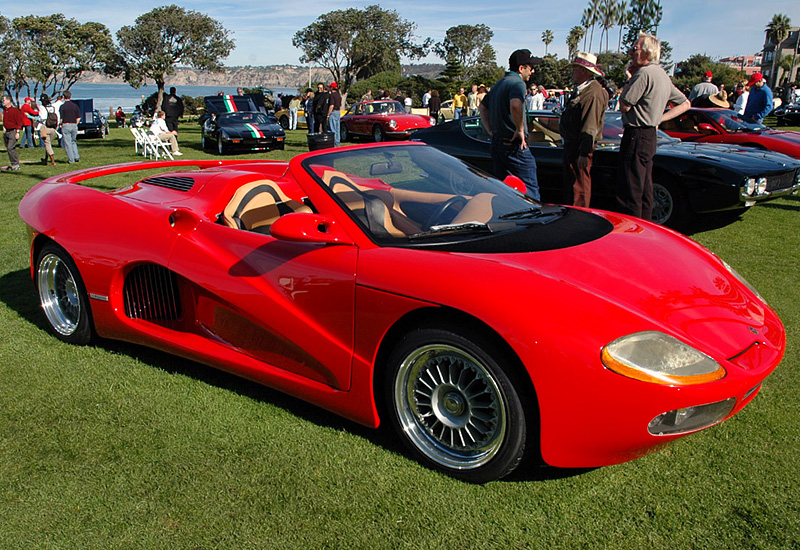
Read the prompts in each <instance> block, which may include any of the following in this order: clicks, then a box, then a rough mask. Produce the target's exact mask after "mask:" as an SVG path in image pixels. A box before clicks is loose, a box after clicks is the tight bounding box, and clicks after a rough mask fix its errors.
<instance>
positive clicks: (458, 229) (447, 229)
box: [408, 222, 517, 240]
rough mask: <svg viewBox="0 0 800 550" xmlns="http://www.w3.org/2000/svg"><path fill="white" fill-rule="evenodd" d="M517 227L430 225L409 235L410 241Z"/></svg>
mask: <svg viewBox="0 0 800 550" xmlns="http://www.w3.org/2000/svg"><path fill="white" fill-rule="evenodd" d="M516 226H517V224H515V223H514V222H489V223H483V222H463V223H450V224H444V225H432V226H431V228H430V229H429V230H428V231H423V232H422V233H417V234H416V235H410V236H409V237H408V238H409V239H410V240H414V239H424V238H425V237H430V236H432V235H448V234H452V233H495V232H497V231H505V230H507V229H513V228H515V227H516Z"/></svg>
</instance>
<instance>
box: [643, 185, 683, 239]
mask: <svg viewBox="0 0 800 550" xmlns="http://www.w3.org/2000/svg"><path fill="white" fill-rule="evenodd" d="M688 216H689V205H688V204H687V202H686V199H685V197H684V196H683V193H682V192H681V190H680V189H679V188H678V186H677V185H675V184H674V183H672V182H671V181H668V180H666V179H665V180H662V181H659V182H653V216H652V218H651V219H652V221H653V222H655V223H658V224H661V225H666V226H667V227H671V228H673V229H679V228H681V227H683V226H684V224H685V223H686V222H687V219H688Z"/></svg>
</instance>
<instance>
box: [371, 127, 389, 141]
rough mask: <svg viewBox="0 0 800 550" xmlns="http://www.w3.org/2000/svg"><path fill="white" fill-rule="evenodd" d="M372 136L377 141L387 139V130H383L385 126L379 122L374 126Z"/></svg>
mask: <svg viewBox="0 0 800 550" xmlns="http://www.w3.org/2000/svg"><path fill="white" fill-rule="evenodd" d="M372 138H373V139H374V140H375V143H380V142H381V141H386V132H384V131H383V128H382V127H381V126H380V125H379V124H376V125H375V126H373V128H372Z"/></svg>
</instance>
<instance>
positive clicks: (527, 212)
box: [498, 204, 564, 220]
mask: <svg viewBox="0 0 800 550" xmlns="http://www.w3.org/2000/svg"><path fill="white" fill-rule="evenodd" d="M563 211H564V209H563V208H562V207H560V206H556V205H553V204H543V205H541V206H534V207H532V208H525V209H524V210H517V211H516V212H509V213H508V214H501V215H500V216H498V218H499V219H501V220H518V219H521V218H540V217H542V216H548V215H550V214H561V213H562V212H563Z"/></svg>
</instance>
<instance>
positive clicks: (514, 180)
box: [503, 174, 528, 195]
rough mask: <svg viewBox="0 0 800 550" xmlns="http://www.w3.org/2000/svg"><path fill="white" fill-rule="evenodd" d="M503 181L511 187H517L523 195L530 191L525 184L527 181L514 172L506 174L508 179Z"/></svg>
mask: <svg viewBox="0 0 800 550" xmlns="http://www.w3.org/2000/svg"><path fill="white" fill-rule="evenodd" d="M503 183H505V184H506V185H508V186H509V187H510V188H511V189H516V190H517V191H519V192H520V193H522V194H523V195H524V194H525V193H527V192H528V188H527V187H526V186H525V182H524V181H522V180H521V179H519V177H517V176H515V175H513V174H509V175H508V176H506V179H504V180H503Z"/></svg>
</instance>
